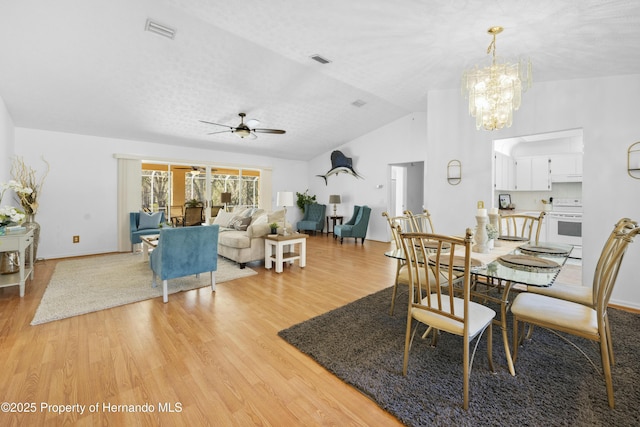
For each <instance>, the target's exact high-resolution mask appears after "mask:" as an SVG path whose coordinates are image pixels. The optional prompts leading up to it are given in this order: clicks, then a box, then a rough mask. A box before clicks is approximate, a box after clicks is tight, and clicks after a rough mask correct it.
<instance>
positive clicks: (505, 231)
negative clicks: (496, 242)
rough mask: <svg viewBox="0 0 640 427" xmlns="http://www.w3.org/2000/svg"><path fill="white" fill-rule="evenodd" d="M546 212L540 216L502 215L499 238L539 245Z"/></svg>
mask: <svg viewBox="0 0 640 427" xmlns="http://www.w3.org/2000/svg"><path fill="white" fill-rule="evenodd" d="M544 215H545V212H540V215H538V216H534V215H525V214H511V215H501V216H500V219H499V221H498V238H499V239H505V240H516V239H517V240H523V241H527V242H529V241H532V238H534V239H533V241H534V242H535V243H538V241H539V240H540V230H541V228H542V221H543V220H544Z"/></svg>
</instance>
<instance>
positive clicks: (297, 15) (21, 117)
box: [0, 0, 640, 159]
mask: <svg viewBox="0 0 640 427" xmlns="http://www.w3.org/2000/svg"><path fill="white" fill-rule="evenodd" d="M148 18H151V19H153V20H154V21H157V22H159V23H161V24H164V25H168V26H171V27H173V28H175V29H176V30H177V33H176V36H175V39H174V40H170V39H167V38H164V37H160V36H158V35H155V34H152V33H150V32H146V31H144V26H145V22H146V20H147V19H148ZM494 25H501V26H503V27H505V31H504V32H503V33H502V34H501V35H499V36H498V42H497V53H498V55H500V56H507V57H509V56H512V57H515V56H518V55H523V56H529V57H530V58H531V60H532V62H533V65H534V85H535V83H536V82H541V81H550V80H567V79H578V78H589V77H599V76H606V75H620V74H632V73H640V53H639V51H638V46H640V1H637V0H628V1H606V0H573V1H563V0H538V1H523V0H520V1H516V0H466V1H462V0H458V1H455V2H453V1H450V0H430V1H424V0H394V1H388V0H349V1H346V0H307V1H300V0H268V1H265V0H243V1H241V2H235V1H228V0H227V1H224V0H91V1H87V0H56V1H50V0H20V1H7V0H4V1H2V2H0V97H2V98H3V100H4V101H5V103H6V105H7V108H8V110H9V112H10V114H11V116H12V117H13V120H14V123H15V125H16V126H19V127H28V128H36V129H47V130H54V131H63V132H71V133H80V134H90V135H98V136H107V137H114V138H126V139H134V140H141V141H150V142H157V143H167V144H179V145H184V146H190V147H200V148H211V149H215V150H224V151H235V152H241V153H253V154H268V155H273V156H277V157H283V158H291V159H309V158H312V157H314V156H315V155H317V154H319V153H322V152H325V151H328V150H331V149H333V148H335V147H337V146H339V145H341V144H344V143H345V142H347V141H350V140H352V139H354V138H356V137H358V136H361V135H363V134H366V133H367V132H370V131H372V130H374V129H376V128H378V127H380V126H382V125H384V124H387V123H390V122H392V121H394V120H396V119H398V118H400V117H402V116H404V115H406V114H409V113H410V112H413V111H424V110H425V109H426V96H427V93H428V91H429V90H432V89H447V88H454V89H455V88H458V87H459V83H460V76H461V73H462V71H463V70H464V69H465V68H468V67H470V66H471V65H473V64H475V63H478V62H482V61H486V60H487V59H488V58H487V56H486V54H485V52H486V49H487V46H488V45H489V43H490V41H491V39H490V37H489V36H488V35H487V34H486V31H487V28H489V27H490V26H494ZM314 54H320V55H322V56H323V57H325V58H328V59H330V60H331V61H332V62H331V63H330V64H327V65H321V64H319V63H317V62H315V61H313V60H311V59H310V56H311V55H314ZM356 100H362V101H365V102H366V105H364V106H363V107H360V108H357V107H354V106H353V105H352V102H354V101H356ZM524 102H526V95H525V98H524ZM239 112H246V113H247V118H255V119H259V120H260V122H261V123H260V127H265V128H276V129H285V130H286V131H287V133H286V134H285V135H268V134H261V135H259V137H258V139H255V140H248V139H239V138H238V137H237V136H235V135H232V134H217V135H207V133H209V132H215V131H216V130H222V129H220V128H217V127H215V126H210V125H205V124H202V123H200V122H199V120H207V121H212V122H216V123H225V124H229V125H233V126H235V125H237V124H238V123H239V118H238V116H237V114H238V113H239ZM470 120H471V119H470Z"/></svg>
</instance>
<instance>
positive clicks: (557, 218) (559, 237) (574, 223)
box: [546, 199, 582, 259]
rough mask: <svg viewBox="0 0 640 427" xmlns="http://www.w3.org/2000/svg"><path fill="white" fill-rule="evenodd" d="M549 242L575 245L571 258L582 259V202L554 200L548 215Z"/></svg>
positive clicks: (576, 200)
mask: <svg viewBox="0 0 640 427" xmlns="http://www.w3.org/2000/svg"><path fill="white" fill-rule="evenodd" d="M546 221H547V241H548V242H557V243H567V244H570V245H573V251H572V252H571V255H570V256H571V258H580V259H581V258H582V201H581V200H578V199H554V200H553V209H552V210H551V212H548V213H547V215H546Z"/></svg>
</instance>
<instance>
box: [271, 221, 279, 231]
mask: <svg viewBox="0 0 640 427" xmlns="http://www.w3.org/2000/svg"><path fill="white" fill-rule="evenodd" d="M269 227H271V234H278V223H277V222H272V223H271V224H269Z"/></svg>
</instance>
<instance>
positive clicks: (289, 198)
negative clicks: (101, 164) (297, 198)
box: [276, 191, 293, 206]
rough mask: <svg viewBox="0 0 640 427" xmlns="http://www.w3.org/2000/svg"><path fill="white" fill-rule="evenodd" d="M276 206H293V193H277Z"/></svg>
mask: <svg viewBox="0 0 640 427" xmlns="http://www.w3.org/2000/svg"><path fill="white" fill-rule="evenodd" d="M276 205H278V206H293V192H292V191H278V194H277V195H276Z"/></svg>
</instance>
